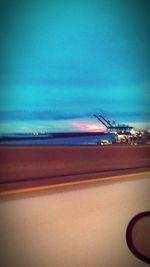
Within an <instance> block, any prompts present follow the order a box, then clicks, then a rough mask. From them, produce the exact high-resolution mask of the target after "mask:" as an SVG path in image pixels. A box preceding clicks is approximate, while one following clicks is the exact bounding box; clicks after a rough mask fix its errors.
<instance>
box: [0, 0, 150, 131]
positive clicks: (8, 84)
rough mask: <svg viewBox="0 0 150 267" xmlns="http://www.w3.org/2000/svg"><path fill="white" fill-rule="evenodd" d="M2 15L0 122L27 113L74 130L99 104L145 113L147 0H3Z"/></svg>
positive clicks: (149, 66) (129, 115)
mask: <svg viewBox="0 0 150 267" xmlns="http://www.w3.org/2000/svg"><path fill="white" fill-rule="evenodd" d="M0 17H1V25H0V40H1V42H0V89H1V93H0V123H1V124H2V125H3V127H5V125H6V124H7V131H15V130H16V129H17V130H18V129H19V123H20V129H23V128H22V123H23V122H24V123H26V125H27V124H28V128H29V127H31V121H34V122H36V125H38V122H39V125H42V123H43V127H44V125H45V121H47V122H48V123H49V126H50V127H51V130H52V131H55V130H58V129H59V130H60V131H61V130H65V131H68V130H75V127H74V125H77V123H78V122H80V121H81V119H82V120H83V122H84V121H85V122H86V121H87V118H89V119H90V120H91V123H95V121H94V122H93V119H92V116H91V115H92V114H94V113H99V112H102V113H103V115H106V117H108V118H110V119H115V120H118V121H119V122H124V121H126V122H135V123H137V122H148V121H150V112H149V102H150V101H149V100H150V90H149V89H150V48H149V45H150V1H149V0H143V1H141V0H136V1H134V0H130V1H129V0H124V1H119V0H106V1H102V0H99V1H98V0H97V1H96V0H86V1H84V0H80V1H78V0H76V1H75V0H70V1H65V0H60V1H59V0H53V1H51V0H49V1H48V0H47V1H44V0H43V1H42V0H41V1H40V0H36V1H34V0H26V1H25V0H18V1H17V0H3V1H1V4H0ZM74 120H76V124H74ZM8 121H9V122H10V124H11V125H10V124H8ZM16 121H17V128H16V129H15V127H16V124H15V123H14V122H16ZM65 123H66V126H65V127H64V124H65ZM8 125H9V126H8ZM33 125H34V123H33ZM9 127H10V129H8V128H9ZM26 127H27V126H26ZM32 128H33V127H32ZM43 129H44V128H43ZM28 130H30V129H28ZM77 130H78V129H77Z"/></svg>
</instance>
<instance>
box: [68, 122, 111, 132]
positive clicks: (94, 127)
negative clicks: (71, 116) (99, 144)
mask: <svg viewBox="0 0 150 267" xmlns="http://www.w3.org/2000/svg"><path fill="white" fill-rule="evenodd" d="M72 126H73V127H76V128H78V129H80V130H81V131H89V132H103V131H105V129H106V128H105V127H104V126H103V125H100V124H84V123H73V124H72Z"/></svg>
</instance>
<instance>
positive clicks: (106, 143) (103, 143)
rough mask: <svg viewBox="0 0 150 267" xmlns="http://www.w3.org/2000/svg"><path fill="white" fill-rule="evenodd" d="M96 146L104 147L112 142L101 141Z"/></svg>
mask: <svg viewBox="0 0 150 267" xmlns="http://www.w3.org/2000/svg"><path fill="white" fill-rule="evenodd" d="M97 144H98V145H101V146H105V145H111V144H112V142H111V141H108V140H101V141H99V142H98V143H97Z"/></svg>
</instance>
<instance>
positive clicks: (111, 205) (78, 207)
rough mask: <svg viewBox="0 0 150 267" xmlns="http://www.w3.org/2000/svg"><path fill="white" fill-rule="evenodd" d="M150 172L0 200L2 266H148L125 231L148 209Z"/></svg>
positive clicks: (0, 252)
mask: <svg viewBox="0 0 150 267" xmlns="http://www.w3.org/2000/svg"><path fill="white" fill-rule="evenodd" d="M149 178H150V174H145V175H140V174H138V175H134V176H132V177H123V178H122V179H119V180H109V181H108V180H107V181H99V182H96V183H92V184H82V185H76V186H69V187H61V188H55V189H49V190H47V191H35V192H32V193H26V194H17V195H12V196H11V195H10V196H7V197H6V196H5V197H1V198H0V215H1V220H0V262H1V266H3V267H10V266H11V267H27V266H28V267H77V266H78V267H100V266H103V267H116V266H122V267H137V266H138V267H144V266H147V264H145V263H144V262H142V261H141V260H139V259H138V258H136V257H135V256H134V255H133V254H132V253H131V252H130V251H129V249H128V247H127V244H126V239H125V233H126V229H127V225H128V223H129V221H130V220H131V219H132V218H133V216H135V215H136V214H137V213H140V212H143V211H146V210H149V209H150V202H149V188H150V179H149Z"/></svg>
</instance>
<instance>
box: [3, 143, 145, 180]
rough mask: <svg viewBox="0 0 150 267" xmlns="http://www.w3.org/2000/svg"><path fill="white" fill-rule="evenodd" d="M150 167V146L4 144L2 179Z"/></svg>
mask: <svg viewBox="0 0 150 267" xmlns="http://www.w3.org/2000/svg"><path fill="white" fill-rule="evenodd" d="M148 166H150V146H146V145H134V146H131V145H114V146H9V147H0V182H1V183H3V182H6V181H11V180H12V181H13V180H15V181H19V180H21V179H30V178H33V179H34V178H42V177H53V176H61V175H74V174H83V173H92V172H101V171H107V170H110V171H111V170H112V171H113V170H118V169H126V168H127V169H128V168H137V167H138V168H139V167H148Z"/></svg>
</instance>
